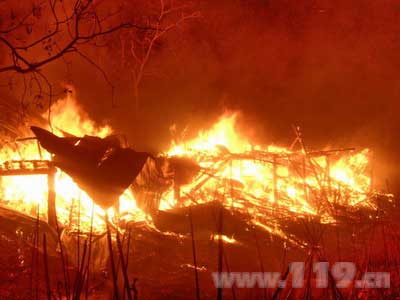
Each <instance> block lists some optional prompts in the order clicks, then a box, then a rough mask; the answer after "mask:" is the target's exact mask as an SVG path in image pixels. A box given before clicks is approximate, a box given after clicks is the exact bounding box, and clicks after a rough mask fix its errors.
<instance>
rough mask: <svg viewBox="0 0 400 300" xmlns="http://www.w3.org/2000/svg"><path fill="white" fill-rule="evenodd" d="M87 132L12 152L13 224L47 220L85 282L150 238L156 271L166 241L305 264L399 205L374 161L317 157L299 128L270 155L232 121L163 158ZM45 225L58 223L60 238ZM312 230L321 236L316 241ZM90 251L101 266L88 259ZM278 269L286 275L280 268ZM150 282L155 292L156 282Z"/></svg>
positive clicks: (9, 200) (40, 139)
mask: <svg viewBox="0 0 400 300" xmlns="http://www.w3.org/2000/svg"><path fill="white" fill-rule="evenodd" d="M73 109H77V108H76V107H73ZM61 111H62V113H61ZM61 111H60V114H59V115H56V116H53V120H54V121H55V123H57V126H56V127H55V128H67V127H68V128H70V127H71V128H74V126H69V125H68V124H71V123H70V122H71V120H67V119H66V116H68V114H69V113H70V111H69V110H68V109H66V110H61ZM59 120H62V122H61V123H59ZM78 121H79V123H80V124H89V125H90V126H88V127H87V128H89V129H90V130H86V129H85V127H83V128H79V124H76V123H74V124H75V125H77V128H79V130H77V131H76V130H75V132H72V133H66V131H65V130H62V131H61V130H58V129H57V130H56V133H57V134H53V133H51V132H50V131H48V130H45V129H42V128H39V127H32V131H33V132H34V134H35V136H36V138H37V140H34V139H24V140H21V141H19V142H18V143H17V144H16V146H15V147H14V148H12V147H10V146H6V147H4V148H3V151H2V152H1V157H2V160H3V163H2V164H1V168H0V180H1V182H0V199H1V203H2V205H4V206H5V207H6V208H7V211H8V212H11V211H13V210H14V211H20V212H22V213H24V214H25V215H27V216H31V218H30V219H29V218H28V217H26V218H25V217H22V216H23V215H21V216H19V217H18V218H15V217H14V218H13V220H18V219H19V220H22V221H21V224H30V225H20V226H22V227H27V228H36V227H35V226H36V225H34V224H38V223H37V222H39V220H40V226H41V228H42V229H40V231H42V232H44V231H45V232H47V233H46V235H47V236H48V237H49V238H48V240H49V241H50V244H49V245H51V246H50V248H49V249H47V250H46V251H47V252H46V253H50V254H51V253H53V254H54V256H56V250H55V249H54V248H55V247H60V245H61V248H62V247H65V249H64V250H63V251H64V252H65V257H68V258H69V260H70V261H72V262H73V263H72V265H75V267H76V268H78V275H77V276H81V277H82V278H81V277H79V278H81V279H82V280H83V281H84V280H88V279H85V278H87V277H86V276H88V275H87V274H88V273H87V272H88V271H85V269H84V268H83V269H79V267H80V266H81V267H82V264H83V262H85V259H86V261H87V263H88V261H91V260H92V261H93V265H92V272H94V273H101V272H100V271H101V270H104V268H106V266H107V261H108V259H111V257H112V256H111V257H110V256H109V255H107V253H113V244H115V243H116V244H117V247H116V248H117V250H118V253H119V257H120V259H121V257H122V253H123V247H124V246H123V245H124V239H128V240H130V237H129V236H130V232H131V230H134V231H135V232H136V234H137V235H138V236H136V242H135V243H139V244H140V243H142V244H141V245H138V246H137V247H138V248H139V249H140V250H139V251H142V252H141V253H142V255H143V257H142V258H140V259H138V261H136V263H138V264H146V263H145V261H142V260H141V259H144V257H146V247H150V248H151V247H152V246H154V245H157V243H160V240H164V241H168V243H172V244H174V243H177V244H182V243H183V244H184V245H191V247H192V250H193V249H195V248H196V247H200V248H199V249H201V250H199V251H205V250H204V249H207V247H208V246H207V245H208V244H209V243H211V244H215V245H216V246H218V245H219V246H218V247H222V246H221V245H222V244H224V245H225V246H224V247H228V248H229V249H230V250H231V251H233V252H241V251H245V250H244V249H247V247H249V245H251V244H254V241H255V242H256V245H258V246H257V247H256V248H257V249H258V250H257V249H255V251H260V250H259V243H264V244H268V245H269V247H270V248H271V249H275V250H274V251H277V252H279V251H281V250H282V249H283V250H284V251H287V249H297V251H300V252H301V253H303V254H304V253H305V252H307V251H308V250H307V249H310V247H311V248H314V247H315V245H314V244H318V239H319V238H320V234H321V232H323V231H324V230H326V231H332V230H333V228H339V227H340V228H342V227H343V228H346V226H350V225H349V224H356V223H357V222H358V223H359V224H363V222H364V221H365V220H371V218H380V217H382V216H381V215H380V213H379V214H377V211H379V209H380V208H379V207H381V206H382V201H381V203H380V200H382V199H385V200H384V201H383V202H385V203H390V201H391V195H385V194H381V193H379V192H377V191H375V190H374V188H373V186H372V178H371V174H372V170H371V166H370V164H369V159H370V151H369V150H367V149H365V150H361V151H355V150H354V149H333V150H332V149H331V150H324V151H314V150H309V149H307V148H306V146H305V143H304V141H303V139H302V137H301V134H300V131H299V129H297V128H296V130H295V133H296V138H295V141H294V143H293V144H292V145H291V147H289V148H282V147H277V146H267V147H262V146H258V145H253V144H252V143H251V142H250V141H248V140H247V139H246V137H244V136H242V135H241V134H240V133H238V132H237V131H236V129H235V121H236V115H235V114H231V115H224V116H222V117H221V118H220V120H219V121H218V122H217V123H216V124H215V125H214V126H213V127H212V128H211V129H210V130H208V131H205V132H200V133H199V135H198V136H197V137H196V138H194V139H192V140H187V141H182V142H179V143H177V142H173V143H172V146H171V148H170V149H169V150H168V151H166V152H164V153H160V154H159V155H158V156H153V155H150V154H149V153H144V152H136V151H134V150H132V149H130V148H129V147H126V146H125V147H124V146H123V143H122V142H121V141H120V139H119V138H118V137H117V136H116V135H113V134H112V132H111V130H110V129H99V131H98V132H102V133H101V134H99V135H98V136H97V134H96V129H94V128H95V126H93V124H92V123H91V121H90V120H85V121H84V122H82V120H78ZM64 122H65V123H64ZM85 126H87V125H85ZM3 209H5V208H3ZM3 215H4V216H6V215H8V214H3ZM11 215H13V214H11ZM15 215H17V216H18V215H19V213H16V212H15ZM371 216H373V217H371ZM107 218H109V219H108V220H110V221H111V223H110V224H112V225H113V227H114V228H115V229H116V230H115V235H113V237H111V234H110V230H109V226H108V225H109V223H108V222H107ZM3 219H4V218H3ZM3 219H0V221H2V222H3V223H4V224H8V223H7V222H6V221H5V220H3ZM6 219H7V218H6ZM42 220H48V223H49V225H50V227H49V228H48V229H43V226H44V225H43V224H44V223H43V222H42ZM299 224H303V225H304V226H299ZM189 225H190V226H189ZM6 227H9V225H6ZM304 227H306V229H307V230H306V231H307V232H312V234H310V235H307V234H304ZM52 228H53V229H52ZM54 228H55V229H56V231H57V232H55V230H54ZM60 229H61V231H62V232H60ZM106 229H108V231H107V233H108V234H107V235H105V232H106ZM26 231H27V232H30V234H34V232H32V230H29V229H26ZM120 233H122V234H123V240H122V241H121V240H120ZM50 237H51V238H50ZM188 237H191V239H192V242H190V240H189V241H188ZM346 238H349V237H346ZM112 239H114V243H112V242H111V241H112ZM57 243H58V244H59V245H58V246H55V245H57ZM196 243H197V246H196ZM62 245H63V246H62ZM128 245H129V244H128ZM144 245H148V246H144ZM313 245H314V246H313ZM87 247H89V248H90V249H96V250H95V252H96V253H97V254H98V255H93V257H91V258H87V257H86V258H85V256H84V255H85V254H84V253H86V252H85V251H87ZM107 247H108V250H109V251H108V252H107V251H106V249H107ZM114 247H115V246H114ZM125 247H128V250H127V251H128V252H129V246H125ZM172 247H176V246H172ZM185 247H189V246H185ZM51 248H53V250H52V249H51ZM61 248H59V250H60V249H61ZM77 249H78V250H77ZM220 249H222V248H220ZM43 251H44V248H43ZM52 251H53V252H52ZM182 251H186V250H185V248H183V249H182ZM219 251H222V250H219ZM313 251H314V250H313ZM82 255H83V256H82ZM219 255H221V254H219ZM61 257H62V258H64V254H63V255H61ZM193 257H196V255H195V253H193ZM188 259H190V257H189V258H188V257H186V256H183V257H181V258H179V259H178V260H179V265H180V266H189V267H190V268H191V269H192V271H194V272H200V271H199V270H201V272H206V273H207V272H208V271H207V270H208V268H207V267H206V265H207V262H206V261H203V262H202V263H203V264H198V262H197V261H196V260H194V264H191V262H190V261H188ZM259 259H260V260H261V258H259ZM189 262H190V263H189ZM120 263H121V265H125V263H126V262H125V261H122V260H121V261H120ZM161 263H166V264H167V265H168V264H169V263H171V262H165V261H164V262H163V261H160V264H161ZM63 264H64V262H63ZM269 264H270V265H273V266H275V267H278V266H279V265H280V263H279V262H278V261H276V260H272V261H269ZM112 265H113V266H114V267H115V262H114V263H113V264H112ZM189 267H187V268H189ZM126 269H127V267H126V268H125V270H126ZM112 271H113V272H112V273H113V277H112V278H115V274H114V273H115V270H114V269H113V270H112ZM85 272H86V273H85ZM166 272H167V271H166ZM142 275H143V276H148V280H150V281H151V274H147V275H144V274H142ZM185 280H186V279H185ZM117 284H118V283H115V282H114V285H117ZM81 288H82V287H80V288H79V289H81ZM114 290H115V287H114Z"/></svg>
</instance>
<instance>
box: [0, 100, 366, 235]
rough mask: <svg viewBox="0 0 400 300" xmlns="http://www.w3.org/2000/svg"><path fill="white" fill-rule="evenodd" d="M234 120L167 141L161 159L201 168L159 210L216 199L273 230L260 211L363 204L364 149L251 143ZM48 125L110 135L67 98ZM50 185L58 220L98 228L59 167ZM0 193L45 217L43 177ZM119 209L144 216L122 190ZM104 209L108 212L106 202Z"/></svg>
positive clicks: (18, 151) (31, 154)
mask: <svg viewBox="0 0 400 300" xmlns="http://www.w3.org/2000/svg"><path fill="white" fill-rule="evenodd" d="M236 119H237V115H236V114H228V115H223V116H222V117H221V118H220V120H219V121H218V122H217V123H216V124H214V126H213V127H212V128H211V129H210V130H208V131H202V132H200V133H199V134H198V136H197V137H196V138H194V139H192V140H189V141H184V142H181V143H176V142H174V143H173V144H172V146H171V148H170V149H169V150H168V151H167V152H166V153H165V156H166V157H167V158H168V157H172V156H185V157H191V158H192V159H194V160H195V161H197V163H198V164H199V165H200V167H201V172H200V174H199V175H198V176H197V177H196V178H195V179H194V180H193V181H192V182H191V183H190V184H187V185H184V186H182V187H181V190H180V192H181V195H182V197H180V200H177V199H176V197H175V195H174V189H173V187H171V188H170V189H169V190H168V191H167V192H165V193H164V194H163V195H162V198H161V203H160V209H161V210H166V209H170V208H173V207H176V206H187V205H193V204H194V203H205V202H209V201H213V200H219V201H220V202H221V203H222V204H223V205H224V206H225V207H228V208H230V209H235V210H239V211H241V212H243V213H246V214H248V215H249V216H251V219H252V221H253V223H254V224H256V225H260V226H261V227H263V228H267V229H268V230H271V231H273V230H274V231H277V230H276V229H273V225H271V224H267V222H266V221H265V218H266V215H267V214H268V213H271V212H272V213H274V214H277V213H279V212H282V211H287V212H291V213H296V214H300V215H302V214H306V215H314V216H317V215H318V216H320V217H321V218H322V219H323V220H325V221H326V220H330V219H332V216H331V215H330V213H329V210H328V209H327V207H329V205H342V206H356V205H371V203H370V202H369V201H368V200H369V199H370V196H371V193H372V190H371V178H370V176H369V172H370V167H369V155H370V152H369V150H368V149H365V150H362V151H360V152H351V151H350V152H340V151H337V152H329V153H328V152H326V153H324V152H321V153H312V152H305V150H304V149H300V150H297V151H294V150H289V149H286V148H282V147H277V146H273V145H271V146H266V147H262V146H260V145H253V144H252V143H251V142H250V141H249V140H248V139H247V138H246V137H245V136H243V135H241V134H240V133H239V132H238V131H237V130H236V128H235V123H236ZM52 127H53V128H52V129H53V130H54V133H56V134H58V135H62V134H63V132H62V131H60V129H65V130H66V131H67V132H69V133H71V134H74V135H77V136H83V135H85V134H88V135H96V136H99V137H105V136H107V135H110V134H111V133H112V129H111V127H109V126H103V127H101V126H96V124H95V123H94V122H93V121H91V120H90V119H89V117H88V116H87V115H86V114H85V113H84V112H82V110H81V109H80V107H79V106H78V105H77V104H76V102H75V101H74V99H72V98H71V97H67V98H66V99H65V100H62V101H59V102H57V103H56V104H55V105H54V106H53V107H52ZM42 151H43V150H42ZM32 159H42V160H43V159H45V160H51V156H50V154H49V153H47V152H45V151H43V152H42V153H40V152H39V151H38V145H37V143H36V142H35V141H32V140H30V141H26V142H23V143H19V146H18V147H16V146H15V145H14V144H8V145H5V146H4V147H3V148H2V149H1V151H0V161H3V162H6V161H8V162H9V161H22V160H32ZM55 190H56V208H57V215H58V220H59V222H60V223H61V224H62V225H64V226H67V227H69V228H71V229H72V230H75V229H76V228H77V227H78V226H79V228H80V230H82V231H88V230H89V228H90V224H91V220H92V214H93V227H94V229H95V230H96V231H103V230H104V229H105V223H104V215H105V212H104V211H103V210H102V209H101V208H100V207H98V206H97V205H95V204H94V203H93V201H92V199H90V197H89V196H88V195H87V194H86V193H85V192H84V191H82V190H80V189H79V187H78V186H77V185H76V184H75V183H74V181H73V180H72V179H71V178H70V177H69V176H68V175H66V174H65V173H63V172H61V171H60V170H58V171H57V174H56V183H55ZM0 199H1V203H3V204H4V205H6V206H8V207H10V208H12V209H14V210H17V211H20V212H23V213H26V214H29V215H31V216H36V215H37V214H39V216H40V217H41V218H46V217H47V202H46V200H47V178H46V176H45V175H37V176H7V177H0ZM327 204H329V205H327ZM120 213H121V215H124V218H125V219H126V220H135V221H138V220H147V221H149V220H150V217H148V216H146V215H145V214H144V213H143V212H142V211H141V210H140V209H139V208H138V207H137V205H136V201H135V198H134V196H133V194H132V192H131V191H130V190H129V189H128V190H127V191H125V193H124V194H123V195H122V196H121V197H120ZM108 214H109V216H111V217H113V216H116V213H115V212H114V211H113V209H112V208H111V209H110V210H109V211H108ZM277 232H278V231H277ZM282 234H283V233H282ZM233 241H234V240H233V239H232V240H229V242H233Z"/></svg>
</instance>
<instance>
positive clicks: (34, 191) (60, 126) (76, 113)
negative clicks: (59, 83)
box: [0, 97, 145, 232]
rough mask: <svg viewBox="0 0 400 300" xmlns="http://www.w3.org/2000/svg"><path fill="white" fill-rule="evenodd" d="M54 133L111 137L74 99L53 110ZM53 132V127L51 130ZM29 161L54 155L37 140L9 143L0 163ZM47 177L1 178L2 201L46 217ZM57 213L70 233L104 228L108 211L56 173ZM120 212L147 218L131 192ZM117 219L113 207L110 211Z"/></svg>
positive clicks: (47, 158)
mask: <svg viewBox="0 0 400 300" xmlns="http://www.w3.org/2000/svg"><path fill="white" fill-rule="evenodd" d="M51 124H52V128H51V129H52V130H53V132H54V133H55V134H57V135H61V136H62V135H63V134H64V132H63V131H65V132H68V133H70V134H73V135H76V136H84V135H95V136H99V137H106V136H108V135H110V134H112V129H111V128H110V127H109V126H97V125H96V124H95V123H94V122H93V121H91V120H90V119H89V117H88V116H87V115H86V114H85V113H84V112H83V111H82V110H81V108H80V107H79V106H78V105H77V104H76V101H75V100H74V99H73V98H72V97H67V98H66V99H63V100H60V101H58V102H57V103H56V104H55V105H54V106H53V107H52V110H51ZM49 129H50V128H49ZM26 160H51V155H50V154H49V153H48V152H46V151H45V150H43V149H40V147H39V146H38V144H37V142H36V141H35V140H26V141H20V142H17V143H9V144H7V145H5V146H4V147H3V148H2V149H1V151H0V162H7V163H9V162H10V161H11V162H15V163H16V162H20V161H26ZM47 180H48V178H47V175H26V176H21V175H18V176H4V177H0V199H1V202H2V203H3V204H5V205H6V206H7V207H9V208H12V209H14V210H17V211H19V212H23V213H26V214H28V215H31V216H33V217H37V216H39V217H40V218H42V219H46V218H47V195H48V184H47ZM55 192H56V211H57V217H58V221H59V222H60V223H61V224H62V225H63V226H67V227H69V228H70V230H77V229H79V230H82V231H87V232H88V231H89V230H90V227H91V224H93V230H95V231H103V230H104V229H105V222H104V220H105V219H104V218H105V212H104V211H103V210H102V209H101V208H100V207H98V206H97V205H95V204H94V203H93V201H92V199H91V198H90V197H89V196H88V195H87V194H86V193H85V192H84V191H82V190H81V189H80V188H79V187H78V186H77V184H76V183H75V182H74V181H73V180H72V178H71V177H69V176H68V175H67V174H65V173H63V172H62V171H60V170H57V173H56V175H55ZM119 200H120V201H119V212H120V215H123V216H124V218H127V219H133V220H142V219H144V217H145V216H144V214H143V213H142V212H141V211H140V210H139V209H138V208H137V206H136V201H135V199H134V196H133V194H132V192H131V191H130V190H126V191H125V192H124V194H123V195H121V197H120V199H119ZM107 213H108V215H109V217H111V218H113V217H115V212H114V209H113V208H110V209H109V211H108V212H107Z"/></svg>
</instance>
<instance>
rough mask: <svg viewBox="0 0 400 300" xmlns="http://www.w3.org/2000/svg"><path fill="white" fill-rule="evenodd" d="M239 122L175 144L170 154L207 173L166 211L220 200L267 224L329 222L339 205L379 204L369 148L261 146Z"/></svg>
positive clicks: (226, 119)
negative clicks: (287, 215)
mask: <svg viewBox="0 0 400 300" xmlns="http://www.w3.org/2000/svg"><path fill="white" fill-rule="evenodd" d="M236 118H237V114H227V115H224V116H222V117H221V118H220V120H219V121H218V122H217V123H216V124H215V125H214V126H213V127H212V128H211V129H210V130H209V131H206V132H200V134H199V135H198V136H197V137H196V138H194V139H193V140H190V141H186V142H182V143H174V144H173V145H172V147H171V149H170V150H169V151H168V152H167V154H166V155H167V156H187V157H191V158H193V159H195V160H196V161H197V163H198V164H199V165H200V167H201V168H202V174H200V175H199V176H198V177H197V178H196V179H195V180H194V181H193V182H192V183H190V184H188V185H185V186H182V187H181V193H182V195H183V197H182V198H183V200H181V203H178V201H177V200H176V199H175V198H176V197H174V191H173V190H172V189H171V190H170V191H169V193H168V194H167V195H166V196H165V197H164V198H163V201H162V203H161V207H162V209H169V208H172V207H175V206H177V205H183V206H185V205H192V204H193V203H204V202H208V201H212V200H220V201H222V203H223V204H224V206H225V207H227V208H232V209H237V210H239V211H242V212H245V213H247V214H249V215H251V216H252V219H253V221H254V223H255V224H257V223H259V224H263V223H265V218H266V214H267V212H268V211H274V212H273V214H274V215H275V216H277V215H278V214H279V212H282V211H289V212H293V213H297V214H302V215H303V214H306V215H314V216H319V217H321V221H329V220H332V219H333V216H332V215H331V211H330V208H332V206H333V205H341V206H356V205H362V206H371V205H373V204H372V203H371V202H370V201H369V200H370V199H371V195H372V190H371V178H370V174H371V170H370V166H369V156H370V151H369V150H368V149H364V150H362V151H359V152H355V151H350V150H348V151H347V150H346V151H345V150H343V149H339V150H337V151H319V152H311V151H309V152H306V151H305V149H304V148H301V147H300V149H299V150H297V151H294V150H289V149H286V148H282V147H277V146H266V147H261V146H259V145H254V144H252V143H251V142H250V141H249V140H248V139H247V138H246V137H245V136H242V135H241V134H240V133H239V132H238V131H237V130H236V129H235V122H236ZM299 144H300V143H299ZM200 187H201V188H200ZM264 225H265V224H264Z"/></svg>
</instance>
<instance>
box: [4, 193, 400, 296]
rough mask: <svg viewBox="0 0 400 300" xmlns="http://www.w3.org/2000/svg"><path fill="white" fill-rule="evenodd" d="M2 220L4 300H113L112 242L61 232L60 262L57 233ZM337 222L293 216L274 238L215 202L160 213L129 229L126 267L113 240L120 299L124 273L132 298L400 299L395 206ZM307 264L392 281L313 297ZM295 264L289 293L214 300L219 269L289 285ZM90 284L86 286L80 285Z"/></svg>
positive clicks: (230, 292)
mask: <svg viewBox="0 0 400 300" xmlns="http://www.w3.org/2000/svg"><path fill="white" fill-rule="evenodd" d="M0 212H1V214H0V299H4V300H7V299H10V300H16V299H49V297H50V298H51V299H66V296H65V295H66V294H67V293H69V294H70V298H71V299H72V298H73V297H75V299H112V297H115V294H114V293H113V278H114V277H113V275H112V274H113V272H112V268H111V264H110V260H109V256H108V253H109V246H108V243H107V235H100V236H96V237H95V239H94V241H93V242H92V243H91V244H88V243H86V246H85V240H86V239H87V237H86V235H80V236H79V237H78V235H77V234H76V233H67V232H66V231H65V232H63V234H62V235H61V236H60V238H61V240H62V245H63V247H62V250H63V251H62V252H63V254H64V256H63V257H64V261H62V259H61V249H60V247H59V246H58V245H57V240H58V235H57V233H56V231H54V230H52V229H50V228H49V227H48V226H47V225H46V224H45V223H42V222H40V223H37V222H36V220H34V219H30V218H26V217H23V216H21V215H19V214H17V213H14V212H10V211H8V210H6V209H0ZM335 213H336V220H337V222H336V224H329V225H327V224H321V223H320V222H319V221H318V220H317V219H316V218H313V219H311V218H304V217H298V216H296V215H295V214H292V215H290V214H288V215H285V217H280V218H278V217H276V219H277V220H274V222H273V223H271V224H273V225H270V227H271V228H272V231H273V232H274V233H271V232H269V231H267V230H266V229H265V228H264V229H263V228H260V227H257V226H252V225H249V222H248V218H249V216H248V215H247V216H245V215H243V214H240V213H237V212H232V211H230V210H227V209H222V208H221V206H219V205H218V204H216V203H210V204H207V205H199V206H195V207H192V209H191V212H190V211H188V210H187V209H177V210H175V211H173V212H160V213H159V214H158V215H157V216H156V217H154V224H155V226H153V227H152V226H148V225H147V224H137V223H136V224H128V225H127V229H126V230H125V233H123V234H122V235H121V236H120V242H121V243H120V245H121V249H122V253H123V257H124V261H123V262H121V259H120V258H119V255H118V253H120V252H119V251H118V243H117V242H116V239H115V237H114V240H113V251H114V254H115V255H114V265H115V267H116V269H117V272H118V274H117V275H116V276H117V278H116V282H117V284H118V286H119V288H118V290H119V293H118V296H119V298H120V299H128V297H127V295H126V294H125V293H124V292H123V290H124V289H123V287H124V276H123V272H121V270H122V266H124V265H125V266H126V268H125V269H126V270H127V272H126V275H127V277H128V278H129V285H130V286H131V295H132V298H134V299H196V291H198V295H199V296H200V298H201V299H218V297H220V298H219V299H233V300H235V299H246V300H249V299H399V297H400V289H399V287H400V286H399V283H400V277H399V260H400V251H399V241H400V239H399V238H400V229H399V225H400V209H399V208H398V207H397V206H396V201H392V202H389V201H386V200H385V201H382V203H381V204H380V208H379V209H378V211H374V212H373V213H371V211H368V210H364V209H358V210H351V211H350V210H348V209H341V208H338V209H336V210H335ZM275 215H276V214H275ZM189 216H191V218H189ZM221 216H222V219H221ZM272 216H274V213H272V214H271V218H272ZM220 220H223V222H222V226H221V222H220ZM191 224H192V227H191ZM191 228H193V231H192V230H191ZM37 232H39V235H37ZM218 232H223V234H224V235H225V236H227V237H229V238H233V239H234V242H233V243H229V242H224V243H221V242H219V240H218V238H217V237H215V236H214V237H213V235H215V234H216V233H218ZM192 233H193V237H194V238H193V240H192ZM36 236H38V237H39V239H36V238H35V237H36ZM44 236H46V247H44V246H43V245H44ZM78 245H79V247H78ZM193 245H194V247H193ZM89 249H90V251H89ZM193 249H194V250H195V255H194V251H193ZM89 256H90V264H87V260H88V258H89ZM194 256H195V257H196V264H197V276H198V281H197V282H198V289H197V290H196V283H195V282H196V280H195V278H196V272H195V266H194V264H195V263H194V259H193V258H194ZM46 261H47V264H46ZM311 261H312V262H316V261H327V262H329V263H330V264H331V265H332V264H333V263H335V262H353V263H355V265H356V269H357V271H356V274H355V278H354V279H355V280H357V279H360V278H361V276H362V274H364V273H365V272H389V273H390V287H389V288H369V289H362V288H356V287H355V286H354V284H350V285H349V287H347V288H336V287H335V285H334V282H335V280H334V279H333V278H332V276H331V275H332V274H331V273H328V281H329V286H328V288H324V289H317V288H316V287H315V286H316V281H315V273H314V272H312V271H310V268H309V266H310V262H311ZM290 262H305V275H304V278H305V281H304V286H305V287H304V288H301V289H291V288H290V284H288V287H286V288H283V289H282V290H279V291H278V290H277V289H276V288H271V289H263V288H257V287H255V288H238V287H233V288H226V289H223V290H222V291H221V293H220V294H219V296H218V292H217V289H216V288H215V286H214V283H213V280H212V275H211V273H212V272H216V271H218V270H223V271H228V272H267V271H274V272H281V273H282V278H285V279H287V280H288V282H290V280H291V275H290V274H289V275H288V276H287V277H285V272H286V271H287V270H288V264H289V263H290ZM87 275H88V276H87ZM87 277H89V281H87V280H84V278H87ZM49 293H50V295H49ZM74 294H75V296H73V295H74Z"/></svg>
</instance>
